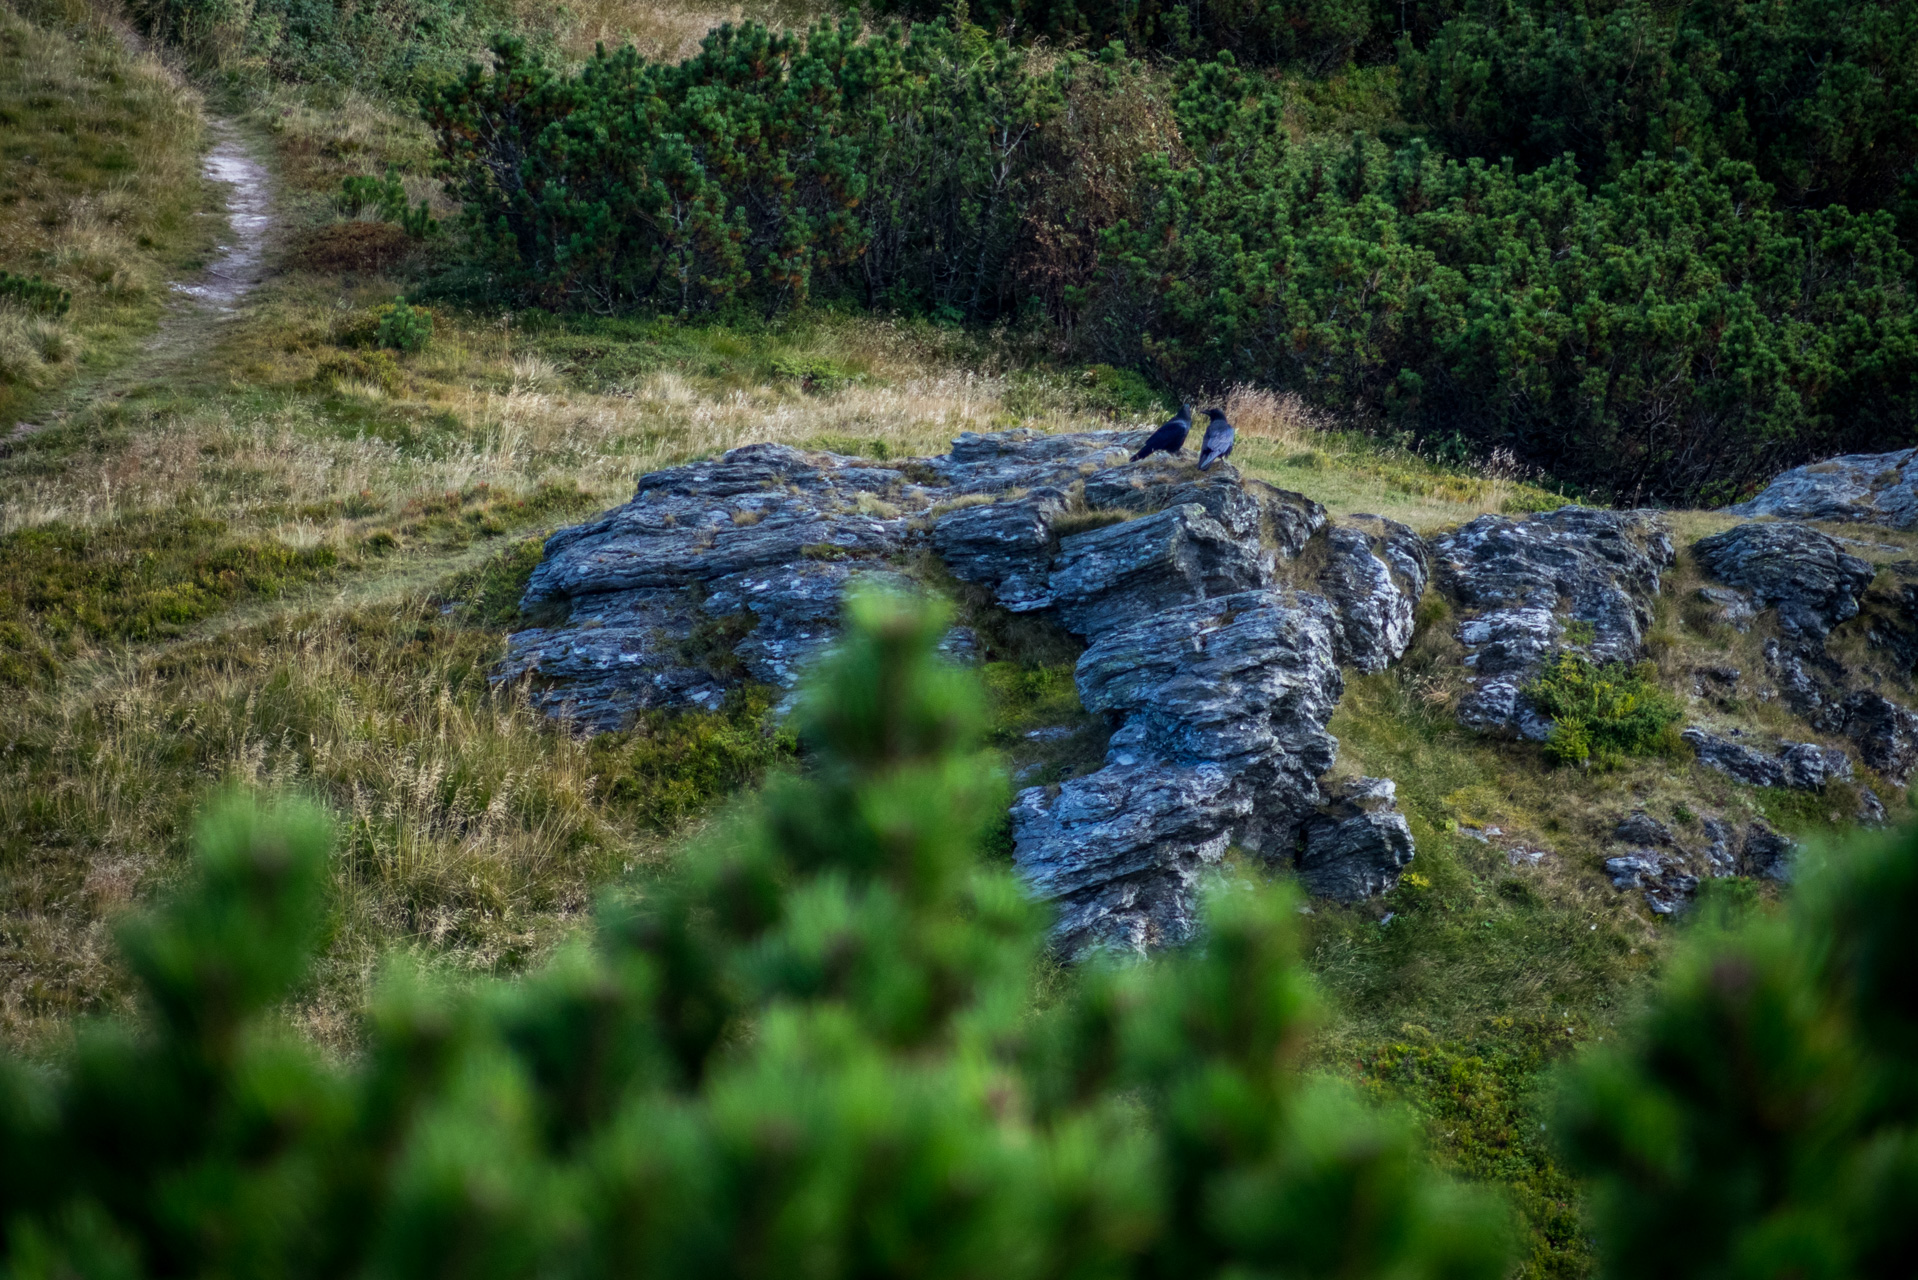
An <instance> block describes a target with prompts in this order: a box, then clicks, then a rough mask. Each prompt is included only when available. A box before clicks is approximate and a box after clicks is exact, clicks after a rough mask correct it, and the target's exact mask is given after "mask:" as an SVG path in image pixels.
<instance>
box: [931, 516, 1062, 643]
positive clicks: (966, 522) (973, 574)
mask: <svg viewBox="0 0 1918 1280" xmlns="http://www.w3.org/2000/svg"><path fill="white" fill-rule="evenodd" d="M1064 509H1065V495H1064V494H1062V493H1061V492H1059V491H1058V490H1057V489H1040V490H1037V491H1034V492H1032V493H1029V494H1028V495H1027V496H1026V497H1024V498H1021V499H1018V500H1015V501H1006V502H992V503H985V504H983V505H978V506H969V507H960V508H958V509H957V510H953V511H948V512H946V513H945V514H944V515H941V516H940V517H938V519H937V521H936V522H935V523H934V524H933V527H932V545H933V549H934V550H935V551H937V552H938V553H939V558H940V559H941V560H943V561H945V563H946V567H947V568H948V569H950V570H952V574H953V576H954V577H956V578H959V579H961V580H963V581H966V582H977V583H979V584H981V585H983V586H987V587H990V588H992V592H993V595H994V597H995V598H996V599H997V600H998V601H999V603H1000V604H1002V605H1004V606H1005V607H1006V608H1007V609H1010V610H1011V611H1012V612H1014V613H1031V612H1033V611H1035V610H1038V609H1045V608H1049V607H1050V606H1051V604H1052V586H1051V583H1049V582H1048V581H1047V574H1048V573H1049V572H1050V569H1051V564H1052V550H1053V548H1052V528H1051V522H1052V520H1053V518H1054V517H1056V516H1057V515H1058V514H1059V513H1060V512H1061V511H1063V510H1064Z"/></svg>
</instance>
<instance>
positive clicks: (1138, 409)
mask: <svg viewBox="0 0 1918 1280" xmlns="http://www.w3.org/2000/svg"><path fill="white" fill-rule="evenodd" d="M1080 381H1081V383H1082V385H1083V387H1084V391H1083V392H1082V394H1081V399H1082V400H1083V401H1084V402H1085V404H1086V406H1087V407H1088V408H1092V409H1099V410H1102V411H1104V412H1106V413H1111V414H1124V415H1126V416H1128V417H1133V416H1137V415H1140V414H1150V413H1154V412H1156V411H1158V410H1160V409H1162V408H1165V397H1164V396H1162V395H1160V394H1159V393H1158V392H1157V391H1154V390H1153V389H1152V384H1151V383H1149V382H1147V381H1146V380H1145V379H1144V378H1142V377H1140V376H1139V374H1138V372H1137V371H1136V370H1132V369H1115V368H1113V367H1112V366H1111V365H1109V364H1095V365H1092V366H1090V367H1088V368H1087V369H1086V371H1085V373H1084V374H1083V375H1082V376H1081V379H1080Z"/></svg>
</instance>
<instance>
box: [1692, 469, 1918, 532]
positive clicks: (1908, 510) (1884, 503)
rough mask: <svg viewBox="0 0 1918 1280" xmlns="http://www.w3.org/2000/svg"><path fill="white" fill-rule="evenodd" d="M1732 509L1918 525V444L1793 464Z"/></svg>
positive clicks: (1896, 525)
mask: <svg viewBox="0 0 1918 1280" xmlns="http://www.w3.org/2000/svg"><path fill="white" fill-rule="evenodd" d="M1725 509H1726V510H1727V511H1729V512H1731V513H1732V514H1733V515H1740V516H1748V517H1750V516H1777V517H1779V518H1781V519H1786V520H1831V521H1838V520H1843V521H1847V522H1862V523H1868V524H1882V525H1887V526H1889V527H1891V528H1893V529H1918V449H1901V450H1899V451H1897V452H1896V453H1849V454H1846V455H1844V456H1843V457H1838V458H1830V459H1827V460H1826V461H1824V462H1814V463H1812V464H1811V465H1809V466H1804V467H1794V468H1792V469H1791V470H1790V471H1787V472H1785V473H1784V474H1783V475H1781V476H1779V477H1778V478H1777V479H1776V480H1774V481H1772V482H1771V484H1770V485H1768V486H1767V487H1766V489H1765V491H1764V492H1763V493H1761V494H1759V495H1758V496H1757V497H1756V498H1753V499H1752V500H1751V501H1750V502H1742V503H1740V504H1738V505H1737V506H1735V507H1727V508H1725Z"/></svg>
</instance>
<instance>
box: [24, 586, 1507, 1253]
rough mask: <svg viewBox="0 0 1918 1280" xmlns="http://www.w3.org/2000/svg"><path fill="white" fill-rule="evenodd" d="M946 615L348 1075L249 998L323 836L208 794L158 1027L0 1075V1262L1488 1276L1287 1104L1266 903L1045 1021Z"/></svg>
mask: <svg viewBox="0 0 1918 1280" xmlns="http://www.w3.org/2000/svg"><path fill="white" fill-rule="evenodd" d="M944 625H945V620H944V619H943V618H942V617H940V616H939V615H938V614H937V613H936V612H933V611H929V610H926V609H924V608H922V607H920V606H918V605H916V604H908V603H905V602H902V601H900V600H897V599H895V598H887V597H882V596H867V597H865V598H863V599H861V600H859V601H857V602H855V604H854V605H853V606H852V621H851V626H850V627H849V630H848V635H847V638H846V641H845V643H844V644H843V645H842V646H841V648H840V650H839V652H838V653H837V654H836V656H835V657H834V658H833V659H832V661H831V663H830V664H829V666H828V667H827V669H826V670H825V671H824V673H823V674H822V675H821V677H820V678H819V680H818V682H817V683H816V684H815V685H814V686H813V687H812V688H811V689H810V690H809V692H808V695H807V697H806V700H805V703H804V705H803V708H802V711H801V723H802V725H803V726H804V733H805V736H806V739H807V742H808V744H809V746H810V749H811V753H812V756H811V758H812V768H811V769H810V770H809V772H808V773H807V774H805V775H793V776H786V777H781V778H778V779H776V780H775V781H774V782H773V783H772V784H770V785H769V786H768V788H767V789H766V791H765V793H764V794H763V796H762V797H761V799H760V800H759V801H758V802H757V803H755V804H753V805H752V806H750V807H748V808H746V809H744V810H742V811H740V812H739V813H737V814H736V815H735V816H734V817H733V818H732V819H731V820H729V821H727V822H725V823H723V824H722V825H721V827H720V828H719V829H717V830H716V831H714V832H713V833H711V834H710V835H709V836H708V837H707V838H706V839H704V840H702V841H701V843H700V844H699V845H698V846H697V847H696V848H694V849H693V850H691V851H689V852H688V853H687V855H686V856H685V857H684V858H683V859H682V860H681V862H680V864H679V866H678V867H677V869H676V870H675V871H674V873H673V874H672V875H671V876H669V877H667V878H666V879H664V880H661V881H659V882H658V883H655V884H652V885H649V886H647V887H646V888H645V890H644V892H643V893H641V894H638V895H634V896H625V897H620V896H616V897H614V898H611V899H609V900H608V901H607V902H606V903H605V904H604V905H603V906H602V908H601V912H600V920H599V927H598V929H597V930H596V940H595V942H594V943H593V945H591V946H590V947H589V946H586V945H579V946H575V947H573V948H570V949H568V950H566V951H565V952H563V953H562V954H561V955H560V956H559V957H558V958H556V959H555V960H554V962H553V963H551V964H550V965H549V966H548V967H547V968H545V969H544V970H543V971H541V972H540V973H538V974H535V975H533V976H532V977H531V978H529V979H528V980H526V981H525V982H523V983H521V984H518V985H514V986H504V985H494V986H484V987H482V988H481V989H479V990H477V991H475V992H472V993H470V994H466V995H455V994H450V993H439V992H435V991H432V990H431V989H429V988H427V987H426V986H424V984H422V983H421V982H420V981H419V980H418V979H413V978H409V977H407V976H406V975H404V974H396V975H394V976H393V977H392V978H390V979H389V980H388V982H387V983H386V985H385V987H384V989H383V992H382V994H381V996H380V998H379V999H378V1000H377V1001H376V1003H375V1007H374V1009H373V1012H372V1014H371V1016H370V1018H369V1020H368V1024H367V1026H366V1029H365V1048H364V1051H363V1052H362V1053H361V1054H359V1055H358V1056H357V1057H354V1058H351V1059H348V1060H345V1061H341V1062H330V1061H327V1060H323V1059H321V1058H320V1057H319V1056H318V1055H317V1054H315V1053H313V1052H312V1051H310V1050H308V1049H305V1048H303V1047H301V1046H300V1045H299V1044H297V1043H296V1042H294V1041H292V1040H290V1039H289V1038H288V1037H286V1036H285V1035H284V1034H283V1033H278V1032H276V1030H275V1022H274V1019H273V1015H272V1010H273V1008H274V1007H275V1006H276V1005H277V1004H278V1003H279V1002H280V1001H282V1000H284V999H286V998H287V997H288V996H290V995H293V994H294V993H296V992H297V990H298V984H299V982H300V980H301V979H300V973H301V970H302V968H303V966H304V965H305V962H306V960H307V958H308V954H309V949H310V947H311V946H312V944H313V942H314V941H315V933H314V927H313V922H314V921H316V920H319V919H322V918H323V913H322V912H321V910H320V905H321V904H320V897H319V893H318V889H319V886H321V885H322V884H323V883H324V881H325V871H324V861H323V843H324V837H323V834H322V832H321V830H320V829H319V828H318V826H317V824H315V823H314V822H313V821H312V820H311V819H310V818H309V817H308V816H306V815H305V814H303V813H300V812H293V813H282V814H279V815H266V816H262V815H259V814H257V813H254V812H250V811H248V810H246V809H244V808H241V809H226V810H221V811H218V812H217V813H216V815H215V816H214V817H213V818H212V819H211V820H210V822H209V824H208V826H207V827H206V828H205V834H204V835H203V836H202V840H201V845H200V848H201V853H200V860H199V867H198V870H197V872H196V874H195V876H194V878H193V881H192V883H190V884H188V885H187V886H185V887H184V889H183V892H182V893H181V894H180V896H179V897H178V898H177V899H176V900H175V902H174V903H173V904H172V905H170V906H169V907H167V908H165V909H163V910H162V911H161V912H159V913H158V914H157V915H155V916H153V917H150V918H149V919H148V920H146V921H144V922H142V923H139V924H137V925H135V926H133V927H132V928H130V929H129V931H128V935H127V936H128V938H129V946H130V956H131V958H132V960H133V962H134V967H135V969H136V972H137V973H138V974H139V977H140V979H141V981H142V984H143V986H144V988H145V991H146V996H147V1001H148V1004H149V1006H150V1008H151V1010H152V1017H151V1019H150V1023H149V1026H148V1028H147V1029H146V1030H145V1031H144V1032H143V1033H142V1034H138V1035H136V1034H132V1033H131V1032H130V1031H128V1030H124V1029H122V1028H119V1027H117V1026H106V1027H101V1028H98V1029H95V1030H92V1031H89V1032H88V1033H87V1034H85V1035H83V1036H82V1037H81V1038H80V1040H79V1041H78V1043H77V1044H76V1045H75V1047H74V1048H72V1049H71V1050H70V1051H66V1052H63V1053H61V1054H59V1055H58V1056H57V1058H56V1060H55V1061H53V1062H51V1063H50V1064H49V1066H48V1068H47V1069H46V1070H44V1071H29V1070H27V1069H25V1068H22V1067H19V1066H16V1065H15V1064H12V1063H6V1064H4V1066H3V1067H0V1220H3V1221H4V1222H5V1223H6V1224H7V1237H6V1245H5V1248H6V1265H7V1267H8V1269H9V1270H10V1271H12V1272H15V1273H24V1272H32V1273H36V1274H37V1273H55V1272H61V1271H86V1270H90V1269H93V1268H95V1267H97V1266H99V1265H103V1263H102V1260H103V1259H104V1260H108V1261H110V1262H112V1263H114V1264H116V1266H117V1269H118V1270H120V1271H121V1272H123V1273H128V1274H137V1273H152V1272H161V1271H165V1272H176V1273H191V1274H207V1273H222V1274H233V1273H239V1272H245V1273H249V1274H262V1275H274V1276H281V1277H298V1276H303V1275H309V1274H310V1275H333V1274H340V1273H342V1272H355V1273H368V1274H406V1275H419V1274H422V1273H433V1274H446V1275H472V1274H486V1275H495V1276H508V1275H533V1274H541V1275H544V1274H552V1273H555V1272H568V1273H584V1274H631V1273H635V1272H638V1273H644V1274H653V1275H699V1276H714V1275H722V1276H724V1275H767V1276H774V1275H777V1276H791V1275H794V1274H807V1275H850V1274H868V1275H882V1274H888V1275H889V1274H906V1273H910V1274H916V1275H919V1274H949V1275H976V1274H982V1273H986V1272H988V1271H989V1272H991V1273H992V1274H994V1275H997V1276H1006V1277H1013V1278H1016V1277H1023V1276H1066V1275H1071V1276H1097V1275H1108V1276H1118V1275H1139V1276H1164V1275H1193V1274H1222V1273H1227V1272H1235V1273H1241V1274H1243V1273H1253V1272H1256V1273H1265V1274H1286V1275H1292V1276H1300V1277H1313V1276H1324V1277H1333V1276H1340V1277H1351V1276H1394V1277H1400V1276H1403V1277H1417V1276H1447V1277H1459V1278H1460V1280H1464V1278H1466V1277H1475V1276H1477V1277H1486V1278H1487V1280H1490V1278H1491V1277H1495V1276H1499V1275H1502V1274H1503V1273H1504V1267H1505V1262H1506V1256H1505V1252H1504V1250H1503V1248H1502V1246H1501V1243H1500V1238H1499V1237H1500V1231H1499V1226H1500V1217H1499V1215H1498V1214H1496V1213H1495V1212H1492V1211H1490V1210H1489V1208H1488V1206H1486V1205H1485V1204H1484V1203H1483V1202H1482V1201H1480V1200H1479V1199H1478V1198H1476V1197H1474V1196H1470V1195H1468V1194H1466V1193H1464V1192H1462V1191H1460V1190H1458V1189H1456V1188H1453V1187H1452V1186H1450V1184H1448V1183H1445V1182H1443V1181H1442V1180H1439V1179H1437V1178H1436V1177H1435V1176H1434V1175H1432V1174H1431V1173H1430V1172H1429V1171H1428V1170H1427V1169H1426V1168H1425V1167H1424V1165H1423V1164H1422V1163H1421V1161H1420V1160H1419V1159H1418V1158H1417V1156H1416V1153H1415V1149H1414V1147H1413V1144H1412V1142H1411V1140H1410V1136H1409V1133H1408V1130H1407V1129H1406V1127H1405V1126H1404V1124H1403V1122H1402V1121H1400V1120H1399V1119H1397V1118H1394V1117H1391V1116H1388V1115H1382V1114H1380V1113H1377V1112H1374V1111H1371V1110H1368V1109H1366V1108H1364V1107H1363V1106H1362V1105H1360V1104H1359V1103H1358V1101H1357V1100H1356V1099H1355V1098H1353V1097H1352V1096H1351V1095H1350V1094H1349V1093H1347V1092H1345V1091H1343V1090H1342V1089H1340V1088H1339V1087H1337V1086H1334V1085H1331V1084H1311V1085H1308V1084H1306V1083H1305V1082H1304V1081H1303V1080H1302V1078H1301V1076H1300V1074H1299V1072H1298V1069H1297V1063H1296V1054H1297V1052H1298V1047H1299V1044H1300V1040H1301V1032H1302V1030H1303V1028H1304V1026H1305V1025H1306V1019H1307V1018H1308V1016H1309V1008H1310V1003H1311V1001H1310V996H1309V992H1308V990H1307V985H1306V983H1305V980H1304V978H1303V976H1302V970H1301V967H1300V965H1299V962H1298V957H1297V943H1296V929H1297V920H1298V917H1297V914H1296V911H1295V909H1294V904H1293V901H1292V899H1291V898H1290V896H1289V895H1288V894H1287V893H1286V892H1284V891H1280V890H1241V891H1232V892H1226V893H1222V894H1219V895H1216V896H1214V897H1213V898H1212V900H1211V902H1210V904H1209V907H1208V917H1209V934H1208V944H1207V946H1206V947H1205V948H1203V949H1200V950H1195V951H1193V952H1191V953H1188V954H1184V955H1178V956H1173V957H1168V958H1167V959H1166V960H1165V961H1163V962H1161V963H1156V964H1152V965H1133V966H1125V967H1118V966H1113V967H1103V966H1094V968H1093V969H1092V970H1091V971H1090V972H1089V973H1088V974H1087V975H1086V976H1085V978H1084V979H1083V981H1082V982H1081V983H1079V984H1078V986H1077V988H1076V989H1075V990H1074V991H1073V992H1072V993H1071V994H1070V995H1069V996H1068V997H1067V998H1065V999H1063V1000H1059V1001H1055V1002H1052V1004H1051V1005H1049V1006H1048V1008H1047V1009H1046V1010H1045V1011H1043V1012H1035V1009H1034V1005H1033V1003H1032V998H1031V997H1032V983H1033V978H1034V974H1035V966H1036V965H1037V962H1038V957H1039V949H1040V939H1041V929H1042V921H1041V920H1040V918H1039V915H1038V912H1037V910H1036V908H1035V907H1034V906H1033V905H1032V904H1031V903H1030V901H1029V900H1028V899H1027V898H1026V896H1025V895H1024V894H1023V893H1022V892H1021V891H1020V889H1019V887H1018V885H1017V883H1016V882H1015V881H1014V880H1013V878H1012V877H1011V876H1010V874H1009V873H1006V872H999V871H992V870H988V869H986V868H984V867H982V866H981V865H980V863H979V860H978V857H977V847H978V844H979V841H980V839H981V838H982V837H983V836H984V835H985V834H986V833H987V832H988V831H989V830H990V829H991V827H992V826H993V825H994V824H995V823H996V822H997V821H998V818H999V815H1000V812H1001V810H1002V807H1003V805H1004V802H1005V787H1004V782H1003V780H1002V779H1001V778H1000V777H998V776H997V774H996V771H995V770H993V769H992V768H990V767H989V766H988V765H987V763H986V760H985V758H983V757H982V756H980V755H979V754H977V753H976V752H975V750H974V747H973V740H974V736H975V734H976V732H977V729H978V727H979V726H978V721H977V715H978V712H977V708H978V707H979V705H980V698H979V695H978V690H977V689H976V688H975V687H974V686H973V685H972V682H971V678H970V677H969V676H968V675H966V674H965V673H963V672H960V671H958V670H956V669H953V668H950V667H947V666H945V665H943V664H942V663H940V662H939V661H938V660H937V659H936V657H935V646H936V644H937V642H938V639H939V637H940V635H941V634H942V632H943V630H944Z"/></svg>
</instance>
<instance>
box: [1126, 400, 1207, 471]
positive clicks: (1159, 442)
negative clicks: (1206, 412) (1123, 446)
mask: <svg viewBox="0 0 1918 1280" xmlns="http://www.w3.org/2000/svg"><path fill="white" fill-rule="evenodd" d="M1190 430H1192V406H1191V405H1189V404H1182V405H1180V406H1179V416H1178V417H1176V418H1173V419H1171V420H1170V421H1169V422H1167V423H1166V424H1165V425H1164V426H1162V427H1160V428H1159V429H1158V430H1157V431H1154V432H1153V433H1152V434H1151V435H1149V436H1147V437H1146V442H1145V443H1144V444H1143V445H1141V446H1139V451H1138V452H1137V453H1135V454H1133V455H1132V460H1133V461H1134V462H1137V461H1138V460H1139V459H1141V458H1143V457H1145V456H1146V455H1147V454H1149V453H1183V452H1184V451H1185V436H1186V432H1188V431H1190Z"/></svg>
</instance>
